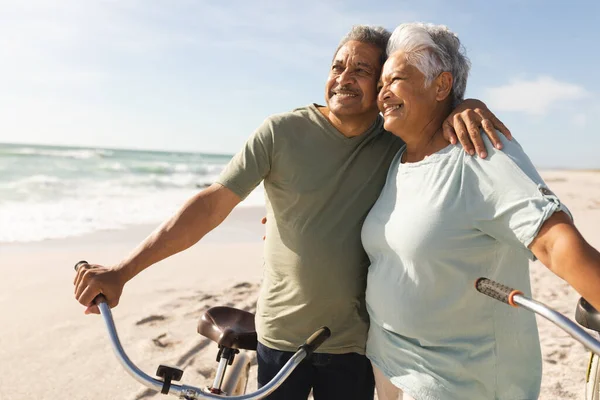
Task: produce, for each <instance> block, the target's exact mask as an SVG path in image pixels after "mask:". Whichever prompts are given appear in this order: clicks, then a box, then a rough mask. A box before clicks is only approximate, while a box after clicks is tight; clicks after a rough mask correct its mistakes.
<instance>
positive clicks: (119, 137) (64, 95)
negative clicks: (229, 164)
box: [0, 0, 600, 168]
mask: <svg viewBox="0 0 600 400" xmlns="http://www.w3.org/2000/svg"><path fill="white" fill-rule="evenodd" d="M410 21H424V22H433V23H442V24H445V25H447V26H449V27H450V29H452V30H453V31H454V32H456V33H457V34H458V35H459V37H460V38H461V40H462V42H463V44H464V45H465V47H466V48H467V53H468V55H469V57H470V58H471V61H472V63H473V67H472V73H471V76H470V78H469V82H468V85H467V97H476V98H479V99H482V100H483V101H484V102H486V103H487V104H488V106H489V107H490V109H492V110H493V111H494V112H495V113H496V114H497V115H498V116H499V117H500V118H501V119H502V120H503V121H504V122H505V123H506V124H507V125H508V126H509V127H510V128H511V130H512V132H513V134H514V135H515V137H517V139H518V140H519V141H520V143H521V144H522V145H523V147H524V148H525V149H526V151H527V152H528V154H529V155H530V157H531V158H532V160H533V162H534V163H535V164H536V165H538V166H539V167H545V168H549V167H561V168H600V155H598V149H600V138H599V135H598V132H599V129H598V128H597V124H596V123H595V122H596V118H594V117H595V116H597V115H600V100H599V99H598V94H600V79H598V74H597V69H598V65H599V64H600V63H599V62H600V55H599V52H598V49H599V48H600V45H599V43H598V41H599V38H600V2H598V1H592V0H590V1H572V2H559V1H541V0H520V1H517V0H504V1H452V2H449V1H442V0H432V1H419V2H416V1H398V0H395V1H391V0H390V1H378V2H375V1H369V2H366V1H362V2H360V1H313V0H306V1H287V0H279V1H252V2H249V1H237V0H233V1H220V0H215V1H191V0H172V1H158V0H156V1H154V0H147V1H141V0H118V1H117V0H106V1H91V0H90V1H80V0H62V1H60V2H55V1H42V0H33V1H27V2H20V1H16V0H14V1H3V0H0V88H1V89H0V142H17V143H40V144H58V145H83V146H99V147H122V148H136V149H156V150H183V151H200V152H214V153H233V152H236V151H237V150H238V149H239V148H240V146H242V144H243V143H244V141H245V139H246V138H247V137H248V135H250V133H251V132H252V131H253V130H254V129H255V127H256V126H258V125H259V124H260V122H261V121H262V120H263V119H264V118H265V117H266V116H268V115H270V114H273V113H278V112H283V111H287V110H290V109H293V108H295V107H298V106H302V105H305V104H308V103H311V102H317V103H323V101H324V100H323V98H324V84H325V79H326V77H327V73H328V68H329V63H330V60H331V57H332V56H333V52H334V50H335V48H336V47H337V44H338V41H339V40H340V38H341V37H342V36H343V35H344V34H345V33H346V32H347V31H348V30H349V29H350V27H351V26H352V25H354V24H361V23H362V24H376V25H382V26H385V27H386V28H388V29H390V30H392V29H393V28H394V27H396V26H397V25H398V24H400V23H402V22H410Z"/></svg>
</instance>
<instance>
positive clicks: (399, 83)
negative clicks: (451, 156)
mask: <svg viewBox="0 0 600 400" xmlns="http://www.w3.org/2000/svg"><path fill="white" fill-rule="evenodd" d="M437 83H438V82H437V80H434V82H432V83H431V84H430V85H429V87H427V88H425V75H423V73H421V71H419V69H418V68H417V67H415V66H413V65H410V64H408V63H407V62H406V59H405V53H404V52H401V51H398V52H396V53H394V54H392V55H391V56H390V57H389V58H388V60H387V61H386V62H385V64H384V65H383V70H382V72H381V80H380V81H379V86H378V89H379V95H378V97H377V106H378V107H379V111H381V113H382V114H383V118H384V128H385V129H386V130H387V131H390V132H392V133H394V134H396V135H399V136H400V135H401V134H402V133H404V132H406V133H411V132H413V131H415V130H416V131H419V132H420V131H421V130H423V129H424V128H425V127H426V126H427V125H428V124H430V123H432V122H434V119H435V117H436V107H438V105H439V101H438V97H439V96H438V84H437Z"/></svg>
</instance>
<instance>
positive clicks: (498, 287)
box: [475, 278, 600, 400]
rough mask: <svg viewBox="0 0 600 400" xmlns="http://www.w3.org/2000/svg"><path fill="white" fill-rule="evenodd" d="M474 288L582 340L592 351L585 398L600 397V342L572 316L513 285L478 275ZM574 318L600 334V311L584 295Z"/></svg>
mask: <svg viewBox="0 0 600 400" xmlns="http://www.w3.org/2000/svg"><path fill="white" fill-rule="evenodd" d="M475 289H477V291H478V292H480V293H482V294H485V295H487V296H489V297H491V298H493V299H496V300H498V301H501V302H503V303H506V304H508V305H511V306H513V307H521V308H524V309H526V310H528V311H531V312H534V313H536V314H538V315H540V316H542V317H544V318H546V319H547V320H548V321H550V322H552V323H554V324H555V325H557V326H558V327H559V328H561V329H562V330H564V331H565V332H567V333H568V334H569V335H571V336H572V337H573V338H574V339H575V340H577V341H578V342H579V343H581V344H583V345H584V346H585V347H586V348H587V349H588V350H590V361H589V363H588V370H587V376H586V385H585V399H586V400H600V360H599V357H600V341H599V340H597V339H595V338H594V337H592V336H591V335H590V334H589V333H587V332H586V331H585V330H583V329H582V328H581V327H579V326H578V325H577V324H576V323H575V322H573V321H572V320H571V319H569V318H567V317H566V316H564V315H563V314H561V313H559V312H557V311H555V310H553V309H552V308H550V307H548V306H546V305H545V304H543V303H540V302H538V301H536V300H534V299H531V298H529V297H527V296H525V295H524V294H523V292H521V291H520V290H516V289H513V288H510V287H508V286H505V285H502V284H501V283H498V282H495V281H493V280H491V279H488V278H479V279H477V280H476V281H475ZM575 320H576V321H577V323H579V325H581V326H583V327H585V328H587V329H590V330H592V331H594V332H596V334H597V335H600V312H598V311H597V310H596V309H595V308H594V307H593V306H592V305H591V304H590V303H588V302H587V301H586V300H585V299H584V298H583V297H582V298H580V299H579V301H578V303H577V308H576V310H575Z"/></svg>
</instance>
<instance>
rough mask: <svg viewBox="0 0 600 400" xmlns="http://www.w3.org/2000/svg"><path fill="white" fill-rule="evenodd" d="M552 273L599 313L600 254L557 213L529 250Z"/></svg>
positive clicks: (571, 223) (569, 222) (549, 219)
mask: <svg viewBox="0 0 600 400" xmlns="http://www.w3.org/2000/svg"><path fill="white" fill-rule="evenodd" d="M529 248H530V250H531V251H532V252H533V254H535V256H536V257H537V258H538V259H539V260H540V261H541V262H542V263H543V264H544V265H545V266H547V267H548V268H549V269H550V270H551V271H552V272H554V273H555V274H556V275H558V276H559V277H561V278H562V279H564V280H565V281H567V282H568V283H569V284H570V285H571V286H572V287H573V288H574V289H575V290H577V292H579V294H580V295H582V296H583V297H584V298H585V299H586V300H587V301H588V302H589V303H590V304H592V305H593V306H594V307H595V308H596V309H597V310H600V253H599V252H598V251H597V250H596V249H594V248H593V247H592V246H590V244H589V243H587V242H586V241H585V239H584V238H583V236H581V233H579V231H578V230H577V228H575V225H573V222H572V221H571V218H570V217H569V216H568V215H567V214H566V213H564V212H555V213H554V214H552V216H551V217H550V218H548V220H546V222H544V224H543V225H542V227H541V229H540V231H539V233H538V234H537V236H536V237H535V239H534V240H533V241H532V242H531V245H530V246H529Z"/></svg>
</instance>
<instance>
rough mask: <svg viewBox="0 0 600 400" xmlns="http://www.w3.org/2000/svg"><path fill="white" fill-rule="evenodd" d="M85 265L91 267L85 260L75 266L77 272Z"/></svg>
mask: <svg viewBox="0 0 600 400" xmlns="http://www.w3.org/2000/svg"><path fill="white" fill-rule="evenodd" d="M84 265H90V264H89V263H88V262H87V261H85V260H81V261H77V264H75V267H73V268H75V271H79V267H83V266H84Z"/></svg>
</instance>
